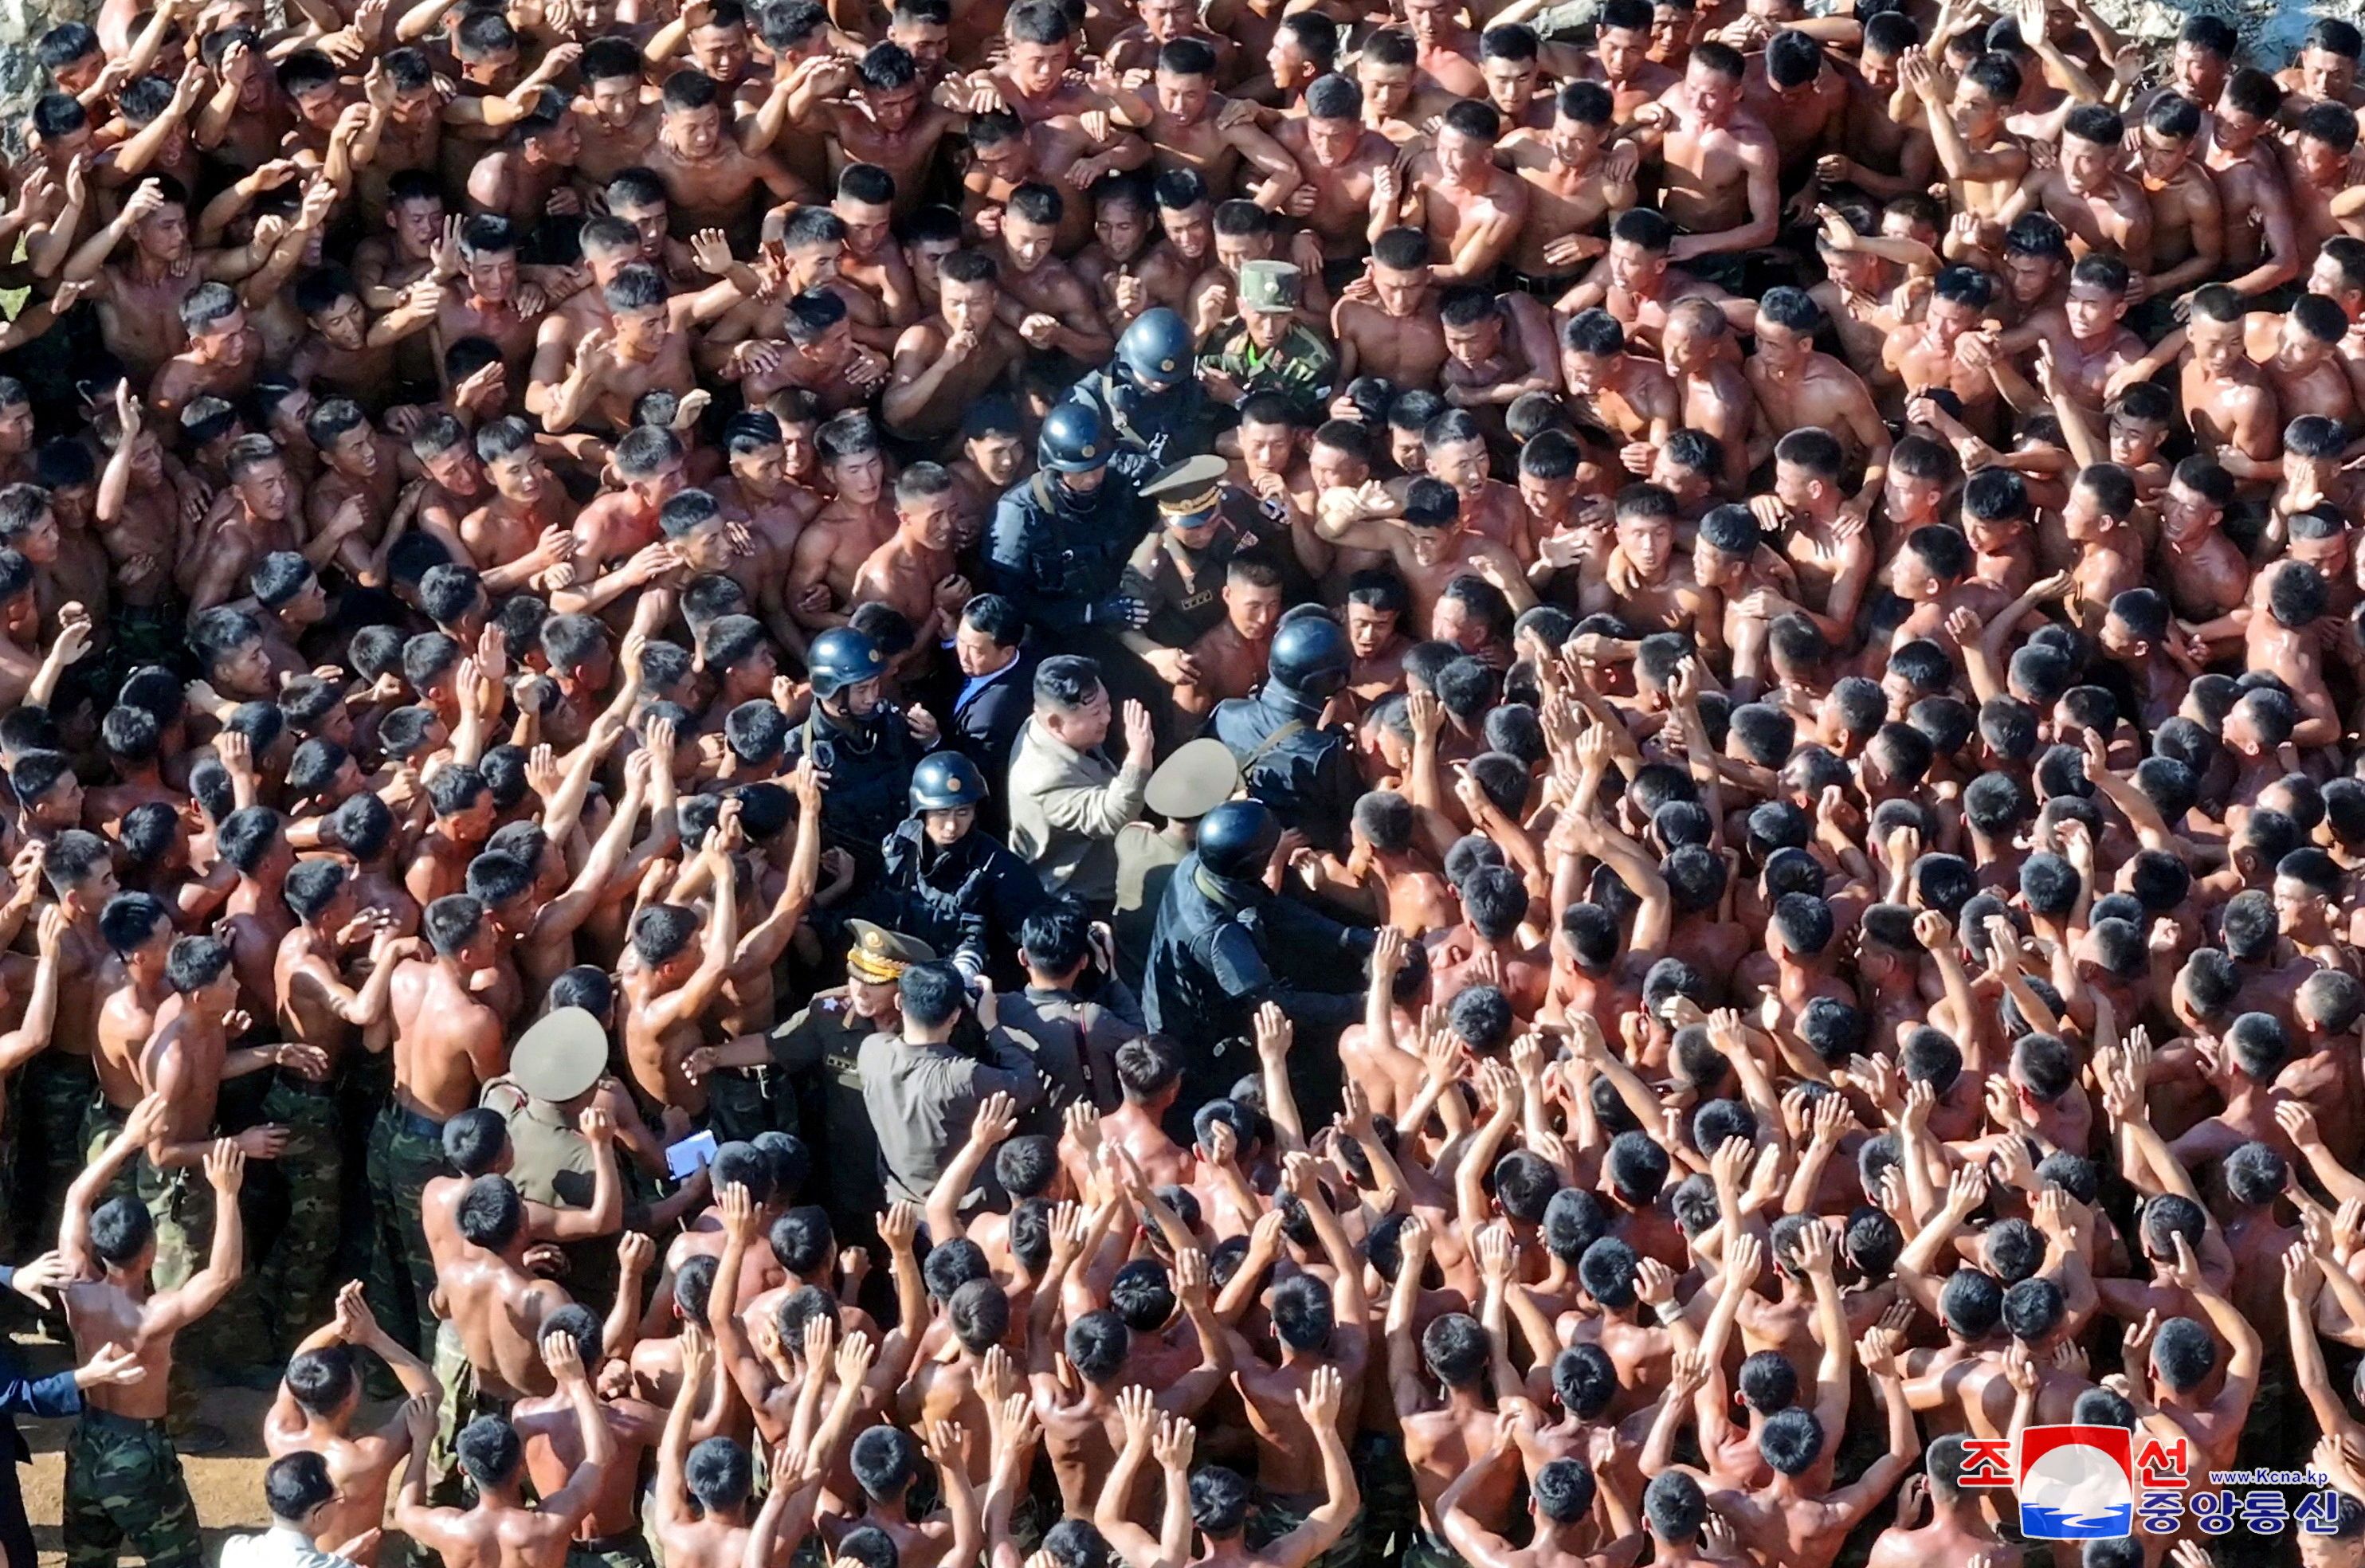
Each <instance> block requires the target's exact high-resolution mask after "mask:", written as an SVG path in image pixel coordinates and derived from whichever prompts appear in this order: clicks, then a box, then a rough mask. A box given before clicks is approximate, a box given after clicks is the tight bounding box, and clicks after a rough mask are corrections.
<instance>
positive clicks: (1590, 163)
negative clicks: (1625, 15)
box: [1498, 82, 1635, 302]
mask: <svg viewBox="0 0 2365 1568" xmlns="http://www.w3.org/2000/svg"><path fill="white" fill-rule="evenodd" d="M1612 113H1613V109H1612V100H1611V97H1610V93H1609V89H1608V88H1607V87H1604V86H1602V85H1600V84H1597V83H1593V82H1571V83H1569V84H1566V85H1564V86H1563V87H1562V88H1561V90H1560V92H1559V94H1558V95H1556V97H1555V98H1554V100H1553V106H1552V125H1551V128H1550V129H1548V130H1543V131H1535V130H1520V131H1514V132H1512V133H1511V134H1510V135H1509V136H1508V137H1506V138H1504V139H1503V143H1502V147H1501V150H1500V152H1499V154H1498V155H1499V157H1500V158H1501V161H1502V162H1503V163H1504V164H1505V166H1507V167H1508V168H1509V169H1510V170H1511V171H1512V172H1513V173H1515V174H1518V175H1519V177H1520V178H1521V179H1522V180H1524V181H1526V182H1527V185H1528V212H1527V217H1526V219H1525V220H1524V221H1523V222H1522V223H1521V224H1520V226H1519V236H1518V239H1517V240H1516V241H1515V242H1514V244H1513V246H1512V248H1511V252H1510V254H1509V255H1508V257H1507V258H1506V263H1507V264H1508V266H1509V267H1510V268H1511V269H1512V271H1513V272H1514V273H1515V274H1517V280H1516V281H1517V282H1518V284H1519V287H1521V288H1523V289H1525V290H1526V291H1527V292H1529V293H1530V294H1533V295H1535V296H1536V297H1538V298H1540V299H1543V300H1545V301H1547V302H1549V301H1551V300H1552V299H1555V298H1557V297H1560V295H1562V294H1563V293H1564V292H1566V290H1567V289H1568V288H1569V287H1570V286H1573V285H1574V284H1575V282H1576V274H1575V273H1574V272H1573V271H1572V270H1571V269H1572V268H1573V267H1574V266H1575V263H1579V262H1583V261H1586V260H1590V259H1592V258H1594V257H1597V256H1599V255H1601V254H1602V253H1603V252H1606V251H1608V248H1609V246H1608V240H1607V239H1606V238H1603V235H1604V234H1605V233H1606V231H1607V230H1608V225H1609V222H1610V220H1611V219H1613V218H1616V217H1617V216H1618V215H1619V214H1620V213H1621V212H1623V211H1625V210H1626V209H1627V208H1628V207H1632V206H1633V205H1634V196H1635V191H1634V182H1633V180H1632V178H1631V176H1627V177H1623V178H1621V177H1620V173H1621V172H1620V171H1614V170H1612V169H1611V168H1610V166H1609V161H1608V158H1607V157H1606V156H1605V152H1606V150H1607V148H1608V140H1609V134H1610V130H1611V128H1612Z"/></svg>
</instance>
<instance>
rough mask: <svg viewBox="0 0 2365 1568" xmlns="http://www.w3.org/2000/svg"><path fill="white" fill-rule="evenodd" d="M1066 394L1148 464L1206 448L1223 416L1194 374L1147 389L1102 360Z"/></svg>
mask: <svg viewBox="0 0 2365 1568" xmlns="http://www.w3.org/2000/svg"><path fill="white" fill-rule="evenodd" d="M1068 396H1069V397H1070V398H1072V399H1073V400H1075V401H1076V402H1079V403H1082V404H1085V405H1087V406H1089V407H1091V408H1092V409H1094V410H1095V411H1097V412H1098V413H1099V414H1100V416H1101V418H1102V420H1104V421H1106V423H1107V425H1108V429H1109V431H1110V433H1111V434H1112V435H1113V436H1115V439H1116V442H1117V443H1118V445H1119V446H1120V447H1121V448H1123V449H1124V450H1126V451H1128V452H1133V453H1137V454H1139V455H1140V456H1142V457H1143V458H1146V459H1147V460H1148V461H1149V465H1150V466H1151V467H1152V468H1162V467H1164V466H1165V465H1168V464H1170V463H1175V462H1179V461H1181V460H1182V459H1183V458H1185V457H1189V456H1191V455H1193V454H1196V453H1201V452H1206V451H1209V450H1211V449H1212V448H1213V447H1214V446H1215V444H1216V431H1217V430H1218V429H1219V428H1220V427H1221V424H1222V422H1223V405H1222V404H1220V403H1217V402H1216V400H1215V399H1214V398H1210V397H1208V396H1207V393H1206V390H1205V388H1204V387H1202V386H1200V385H1199V382H1198V379H1197V378H1196V377H1195V376H1186V377H1185V379H1184V380H1183V382H1182V383H1181V384H1179V385H1178V386H1174V387H1172V388H1171V389H1170V390H1168V391H1165V392H1148V391H1144V390H1143V389H1142V388H1141V387H1139V386H1136V385H1134V384H1133V383H1131V382H1130V381H1128V380H1126V377H1125V375H1124V374H1123V373H1122V372H1120V371H1119V369H1118V368H1117V367H1116V366H1115V365H1107V366H1104V367H1102V368H1101V369H1099V370H1095V371H1093V373H1092V374H1091V375H1087V376H1085V377H1084V378H1083V379H1082V381H1079V382H1077V383H1076V385H1075V386H1074V388H1073V389H1072V390H1071V391H1070V392H1069V394H1068Z"/></svg>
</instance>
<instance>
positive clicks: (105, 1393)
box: [53, 1095, 246, 1568]
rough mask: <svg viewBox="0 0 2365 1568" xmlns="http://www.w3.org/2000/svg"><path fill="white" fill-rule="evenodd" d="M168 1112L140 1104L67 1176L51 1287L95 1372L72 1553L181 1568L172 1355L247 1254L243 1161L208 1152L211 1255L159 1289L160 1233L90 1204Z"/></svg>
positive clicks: (187, 1522)
mask: <svg viewBox="0 0 2365 1568" xmlns="http://www.w3.org/2000/svg"><path fill="white" fill-rule="evenodd" d="M164 1112H165V1107H164V1105H163V1103H162V1101H161V1098H160V1097H157V1096H152V1095H151V1097H149V1098H148V1099H145V1100H143V1101H141V1102H140V1104H139V1105H138V1106H137V1107H135V1108H134V1109H133V1111H132V1113H131V1115H130V1118H129V1121H127V1122H126V1124H125V1126H124V1129H123V1131H122V1132H121V1133H119V1134H118V1135H117V1136H116V1137H115V1139H114V1140H113V1141H112V1142H111V1143H110V1144H108V1146H107V1148H106V1150H105V1151H104V1152H103V1153H101V1154H100V1155H99V1157H98V1158H97V1159H94V1160H93V1161H92V1162H91V1164H90V1166H89V1167H88V1168H87V1169H86V1170H84V1172H83V1173H82V1175H80V1176H79V1177H77V1178H76V1179H75V1181H74V1184H73V1188H72V1189H71V1190H70V1191H69V1192H68V1193H67V1197H66V1210H65V1220H64V1223H63V1225H62V1227H61V1228H60V1230H59V1233H58V1259H59V1261H60V1263H61V1264H62V1268H61V1270H60V1271H59V1272H58V1273H57V1274H55V1275H54V1276H53V1278H54V1280H55V1282H56V1284H57V1285H58V1286H59V1287H60V1288H59V1292H58V1294H59V1295H60V1296H61V1298H62V1302H63V1305H64V1307H65V1314H66V1322H67V1326H68V1327H69V1328H70V1329H71V1330H72V1332H73V1339H74V1345H75V1347H76V1349H77V1350H79V1351H80V1352H81V1353H82V1354H83V1356H84V1359H85V1361H87V1362H88V1363H90V1366H91V1367H95V1368H97V1369H99V1370H100V1372H101V1373H102V1375H96V1376H94V1377H93V1379H92V1380H91V1382H90V1383H87V1384H84V1385H83V1386H84V1401H85V1406H84V1414H83V1417H82V1419H81V1420H80V1421H78V1422H77V1423H76V1424H75V1426H74V1428H73V1434H72V1435H71V1437H70V1438H69V1439H67V1442H68V1458H69V1461H70V1463H71V1468H72V1471H73V1481H72V1482H70V1483H69V1484H68V1485H67V1487H66V1499H67V1501H66V1506H65V1520H66V1533H67V1534H68V1536H69V1537H71V1538H72V1539H73V1542H74V1551H76V1552H77V1553H78V1554H80V1553H84V1552H87V1553H91V1554H93V1555H94V1556H104V1555H105V1554H106V1553H107V1552H110V1551H117V1550H118V1548H119V1547H120V1546H121V1545H123V1544H126V1543H128V1544H129V1545H130V1546H131V1548H132V1549H133V1550H134V1551H138V1552H139V1553H140V1555H141V1556H142V1557H144V1558H148V1559H150V1560H151V1561H153V1562H159V1563H171V1564H181V1565H184V1568H186V1565H191V1564H195V1563H197V1562H200V1561H201V1558H200V1548H199V1545H198V1540H197V1510H196V1505H195V1504H194V1503H193V1502H192V1501H191V1500H190V1497H189V1489H188V1483H187V1482H186V1481H185V1479H183V1476H182V1472H181V1457H180V1454H179V1452H178V1451H177V1450H176V1449H175V1446H174V1441H173V1439H171V1438H170V1437H168V1436H167V1435H166V1434H165V1431H164V1411H165V1406H166V1405H167V1403H168V1401H169V1400H170V1397H171V1394H170V1391H169V1384H170V1383H171V1381H172V1379H171V1373H172V1369H173V1352H174V1341H175V1340H176V1338H178V1337H179V1335H180V1333H181V1331H182V1330H183V1329H185V1328H186V1327H189V1326H190V1325H192V1324H194V1323H196V1322H197V1321H198V1320H199V1319H200V1318H202V1317H204V1316H206V1315H207V1313H210V1312H212V1311H213V1310H214V1308H215V1307H217V1306H219V1305H221V1303H222V1301H223V1299H224V1298H225V1297H227V1296H228V1295H229V1294H230V1290H231V1288H232V1287H233V1286H235V1285H236V1284H237V1283H238V1280H239V1275H240V1273H241V1266H242V1265H241V1258H242V1255H243V1249H244V1245H245V1232H244V1227H243V1226H242V1225H241V1222H240V1218H239V1211H238V1190H239V1187H240V1184H241V1182H243V1180H244V1178H245V1173H246V1157H245V1156H244V1155H243V1154H241V1152H240V1151H239V1148H238V1146H237V1145H236V1144H234V1143H232V1142H230V1140H228V1139H223V1140H221V1141H220V1142H219V1143H215V1144H213V1145H210V1146H208V1148H207V1150H206V1154H205V1180H206V1185H207V1188H208V1189H209V1190H210V1191H211V1193H212V1204H213V1225H212V1231H213V1241H212V1246H211V1248H210V1249H209V1250H208V1254H207V1259H206V1260H205V1263H204V1266H203V1267H201V1268H198V1269H196V1270H195V1271H192V1272H191V1273H190V1274H189V1275H188V1277H187V1278H186V1279H185V1280H183V1281H181V1282H178V1283H176V1284H174V1285H172V1286H167V1287H163V1288H159V1287H157V1286H156V1285H155V1284H154V1282H153V1280H152V1272H153V1270H152V1265H153V1264H154V1262H155V1259H156V1231H155V1226H154V1225H153V1223H152V1222H151V1220H150V1219H149V1216H148V1214H147V1211H146V1210H144V1209H143V1208H141V1207H140V1203H139V1201H138V1200H137V1199H135V1198H130V1197H114V1198H109V1199H107V1200H106V1202H105V1203H103V1204H102V1203H99V1202H98V1201H97V1200H98V1195H99V1194H100V1193H103V1192H105V1191H106V1188H107V1186H108V1185H109V1184H110V1183H111V1182H114V1180H115V1179H116V1177H117V1176H118V1173H119V1172H121V1171H122V1170H123V1169H124V1167H125V1166H126V1165H127V1164H128V1163H129V1161H130V1160H131V1159H132V1158H133V1157H134V1156H135V1155H137V1154H138V1153H139V1152H140V1149H141V1148H144V1147H146V1145H147V1143H148V1141H149V1140H150V1139H151V1137H154V1136H155V1134H156V1133H157V1131H158V1130H159V1129H161V1127H162V1126H163V1121H164ZM127 1352H128V1358H127V1354H126V1353H127ZM85 1370H89V1369H88V1368H86V1369H85ZM75 1381H76V1383H82V1380H81V1378H80V1377H79V1376H77V1378H76V1379H75ZM103 1477H104V1479H103ZM94 1516H96V1517H95V1518H94ZM94 1523H95V1524H96V1525H98V1526H99V1530H98V1532H96V1533H94V1532H93V1531H92V1528H91V1527H92V1526H93V1524H94Z"/></svg>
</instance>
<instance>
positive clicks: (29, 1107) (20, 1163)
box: [11, 1050, 98, 1252]
mask: <svg viewBox="0 0 2365 1568" xmlns="http://www.w3.org/2000/svg"><path fill="white" fill-rule="evenodd" d="M17 1094H18V1104H19V1107H20V1110H19V1114H18V1115H17V1117H16V1123H17V1129H18V1131H17V1151H16V1152H17V1160H16V1162H15V1163H16V1164H17V1170H18V1173H19V1181H18V1185H17V1191H16V1192H15V1193H13V1194H11V1199H12V1204H13V1208H12V1212H14V1213H15V1214H17V1215H25V1216H32V1215H38V1216H39V1217H38V1218H37V1219H35V1220H34V1222H33V1223H34V1225H35V1226H37V1228H36V1229H35V1231H34V1233H33V1240H34V1243H35V1245H34V1246H33V1250H34V1251H36V1252H40V1251H46V1250H47V1249H50V1247H53V1246H55V1245H56V1244H57V1236H58V1223H59V1221H60V1220H61V1219H62V1218H63V1217H64V1215H65V1210H66V1189H67V1188H68V1187H70V1186H72V1185H73V1179H74V1178H75V1177H76V1176H78V1175H80V1174H81V1172H82V1168H83V1145H82V1118H83V1113H84V1112H85V1111H87V1110H89V1109H90V1103H91V1102H92V1101H93V1100H95V1099H97V1098H98V1070H97V1069H95V1068H94V1067H92V1066H91V1065H90V1058H88V1057H78V1056H69V1055H67V1054H66V1053H65V1052H63V1051H59V1050H47V1051H43V1052H42V1053H41V1054H40V1055H39V1056H37V1057H35V1058H33V1059H32V1060H31V1061H30V1062H28V1063H27V1064H26V1067H25V1075H24V1077H23V1078H22V1079H21V1080H19V1081H18V1083H17Z"/></svg>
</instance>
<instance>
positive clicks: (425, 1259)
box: [364, 1101, 444, 1354]
mask: <svg viewBox="0 0 2365 1568" xmlns="http://www.w3.org/2000/svg"><path fill="white" fill-rule="evenodd" d="M443 1169H444V1167H443V1127H442V1126H441V1125H440V1124H438V1123H436V1122H432V1121H430V1120H429V1119H428V1118H427V1117H425V1116H422V1115H420V1114H417V1113H416V1112H412V1111H406V1110H404V1109H403V1108H402V1107H401V1106H400V1105H398V1104H395V1103H392V1102H390V1101H389V1102H388V1103H387V1105H386V1107H385V1109H383V1110H381V1111H380V1112H379V1113H378V1114H377V1120H376V1121H375V1122H373V1123H371V1124H370V1138H369V1166H368V1170H369V1193H370V1206H371V1208H372V1209H373V1210H374V1211H375V1212H374V1215H373V1218H372V1220H371V1224H372V1226H374V1228H375V1235H374V1236H373V1237H372V1238H371V1246H370V1265H369V1280H368V1282H367V1284H366V1286H365V1287H364V1288H365V1290H366V1292H367V1294H368V1297H369V1304H370V1310H371V1311H372V1312H374V1313H375V1314H376V1315H377V1320H378V1322H379V1324H380V1325H382V1326H383V1327H385V1329H386V1331H387V1333H389V1334H391V1335H393V1336H394V1337H395V1338H396V1339H398V1340H399V1341H400V1342H401V1343H402V1344H404V1345H406V1346H408V1347H409V1349H410V1350H411V1351H412V1353H413V1354H421V1353H424V1350H425V1347H426V1346H427V1344H428V1341H429V1338H430V1337H431V1336H432V1333H433V1332H434V1326H435V1313H434V1310H433V1309H432V1307H430V1306H429V1305H428V1304H427V1303H428V1297H429V1295H430V1294H432V1292H433V1291H434V1289H435V1259H434V1256H433V1254H432V1253H430V1252H429V1251H428V1249H427V1231H426V1229H425V1227H424V1226H423V1224H422V1222H421V1220H420V1194H421V1193H424V1192H425V1191H426V1190H427V1183H428V1182H431V1181H432V1180H433V1179H434V1178H436V1177H437V1176H440V1175H442V1174H443Z"/></svg>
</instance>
